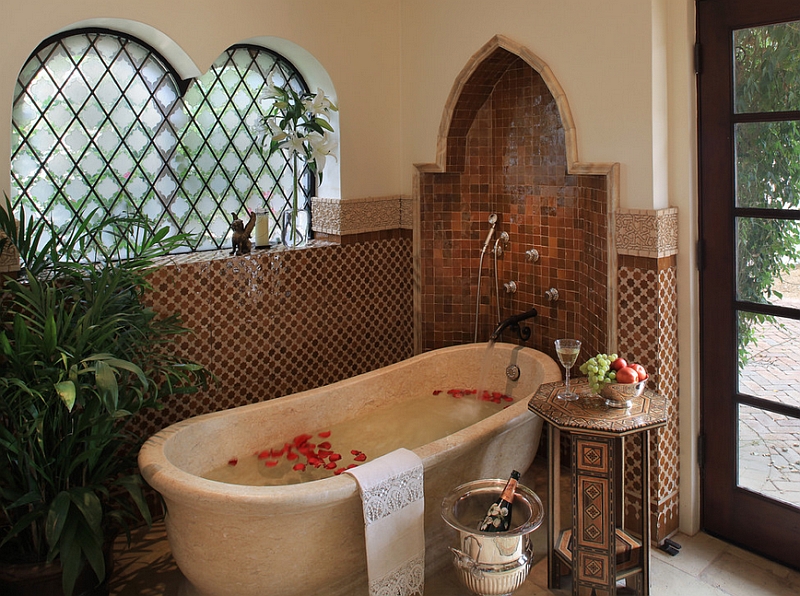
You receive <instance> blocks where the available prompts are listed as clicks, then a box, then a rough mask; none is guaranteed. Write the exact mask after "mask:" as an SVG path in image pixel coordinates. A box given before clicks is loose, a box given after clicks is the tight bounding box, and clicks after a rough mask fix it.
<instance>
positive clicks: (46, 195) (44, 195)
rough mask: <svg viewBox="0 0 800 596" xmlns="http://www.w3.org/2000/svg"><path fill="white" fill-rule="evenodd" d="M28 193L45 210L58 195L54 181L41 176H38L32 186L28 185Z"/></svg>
mask: <svg viewBox="0 0 800 596" xmlns="http://www.w3.org/2000/svg"><path fill="white" fill-rule="evenodd" d="M28 195H29V196H30V197H31V199H33V201H34V203H35V204H36V205H37V206H39V208H40V210H42V211H43V210H44V209H46V208H47V206H48V205H49V204H50V201H52V200H53V197H55V196H56V188H55V186H53V183H52V182H50V180H48V179H47V178H45V177H43V176H40V177H37V179H36V182H34V183H33V184H32V185H31V186H30V187H28Z"/></svg>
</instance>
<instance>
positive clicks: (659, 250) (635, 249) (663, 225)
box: [615, 207, 678, 259]
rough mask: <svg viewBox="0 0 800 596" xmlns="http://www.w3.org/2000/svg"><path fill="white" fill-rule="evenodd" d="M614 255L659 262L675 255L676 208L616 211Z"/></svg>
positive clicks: (676, 243)
mask: <svg viewBox="0 0 800 596" xmlns="http://www.w3.org/2000/svg"><path fill="white" fill-rule="evenodd" d="M615 219H616V222H615V232H616V234H615V235H616V244H617V253H618V254H621V255H633V256H637V257H650V258H654V259H658V258H661V257H667V256H671V255H676V254H678V208H677V207H668V208H666V209H655V210H654V209H619V210H617V213H616V218H615Z"/></svg>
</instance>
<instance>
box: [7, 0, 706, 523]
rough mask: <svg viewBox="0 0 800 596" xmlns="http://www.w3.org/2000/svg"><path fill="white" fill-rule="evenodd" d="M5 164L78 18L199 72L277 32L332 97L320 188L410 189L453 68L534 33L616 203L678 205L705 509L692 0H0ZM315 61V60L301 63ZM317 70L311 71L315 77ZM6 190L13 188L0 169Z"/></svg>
mask: <svg viewBox="0 0 800 596" xmlns="http://www.w3.org/2000/svg"><path fill="white" fill-rule="evenodd" d="M3 9H4V18H3V19H2V23H1V24H0V31H1V32H2V36H1V37H0V39H2V45H3V53H2V56H3V58H2V60H0V89H3V90H4V91H3V92H2V93H0V114H4V115H5V116H2V117H0V165H1V166H2V167H3V169H4V170H5V171H8V160H9V144H10V142H9V138H10V137H9V128H10V124H9V120H10V114H11V101H12V95H13V90H14V82H15V80H16V77H17V75H18V73H19V69H20V68H21V66H22V64H23V63H24V62H25V60H26V59H27V57H28V55H29V53H30V52H31V51H32V50H33V49H34V48H35V47H36V45H37V44H38V43H39V42H40V41H41V40H43V39H44V38H46V37H47V36H49V35H51V34H52V33H54V32H56V31H58V30H59V29H62V28H66V27H70V26H71V25H73V24H74V23H77V22H80V21H84V20H89V19H100V18H104V19H127V20H130V21H135V22H139V23H144V24H145V25H147V26H150V27H152V28H155V30H157V31H158V32H160V33H161V34H163V35H164V36H165V38H166V39H171V40H172V41H173V42H175V44H176V46H177V47H174V48H171V49H170V48H169V47H168V46H167V47H165V48H164V51H165V53H166V54H167V55H168V57H169V58H171V59H174V60H178V59H180V57H181V52H183V53H185V56H184V66H183V68H184V70H185V71H186V72H188V73H191V71H192V70H193V69H194V71H195V73H197V72H203V71H205V70H206V69H207V68H208V66H209V65H210V64H211V63H212V62H213V60H214V59H215V58H216V57H217V56H218V55H219V54H220V53H221V52H222V51H223V50H224V49H226V48H227V47H228V46H230V45H231V44H234V43H237V42H241V41H244V40H248V39H254V38H262V37H275V38H281V39H283V40H286V43H287V44H288V48H289V49H288V50H287V53H288V52H290V51H292V49H294V50H296V55H292V56H288V57H290V58H291V59H294V60H295V61H296V62H297V63H298V66H300V68H301V70H303V71H304V74H309V75H310V76H309V78H311V79H312V81H313V82H327V83H328V85H327V86H326V91H328V92H330V93H334V94H335V95H336V98H337V100H338V103H339V106H340V108H341V111H340V122H339V130H340V131H341V139H340V151H339V154H340V160H339V163H338V167H339V168H340V173H341V177H340V186H338V185H337V184H336V177H335V176H334V177H329V176H328V175H327V173H326V180H333V182H331V181H328V185H329V188H327V189H325V192H323V193H321V194H323V195H326V196H337V195H339V194H341V196H342V197H343V198H360V197H370V196H378V197H379V196H389V195H398V194H404V195H410V194H411V191H412V174H413V172H414V167H413V164H415V163H431V162H434V161H435V159H436V143H437V134H438V131H439V125H440V121H441V119H442V114H443V110H444V106H445V101H446V100H447V98H448V96H449V94H450V92H451V90H452V87H453V83H454V81H455V80H456V79H457V77H458V75H459V73H460V72H461V70H462V69H463V68H464V67H465V65H466V64H467V62H468V60H469V59H470V57H471V56H472V55H473V54H474V53H475V52H477V51H478V50H479V49H480V48H481V47H482V46H483V45H484V44H485V43H487V42H488V41H489V40H490V39H491V38H492V37H493V36H494V35H496V34H502V35H505V36H507V37H509V38H511V39H513V40H514V41H515V42H517V43H519V44H521V45H523V46H525V47H527V48H528V49H529V50H530V51H531V52H533V53H534V54H535V55H537V56H538V57H539V58H540V59H541V60H543V61H544V62H545V63H546V64H547V65H548V66H549V67H550V69H551V70H552V72H553V74H554V75H555V77H556V79H557V80H558V82H559V83H560V85H561V86H562V87H563V89H564V92H565V93H566V97H567V101H568V102H569V106H570V108H571V111H572V116H573V118H574V122H575V126H576V130H577V151H578V159H579V160H580V161H582V162H619V163H620V165H621V167H620V171H621V180H620V203H621V206H622V207H625V208H632V209H654V208H655V209H660V208H664V207H667V206H676V207H678V208H679V216H680V237H679V244H680V255H679V267H678V270H679V279H678V286H679V319H680V334H679V341H680V345H681V357H680V363H681V411H682V456H681V464H682V465H681V468H682V495H681V507H682V511H681V524H682V529H684V530H685V531H693V530H694V529H696V527H697V524H698V513H697V503H698V495H699V491H698V488H697V474H696V470H695V466H694V437H695V435H696V430H697V424H698V418H699V416H698V415H697V412H698V407H697V400H696V398H695V394H696V391H695V388H696V385H697V384H696V381H695V371H696V353H697V340H696V337H697V333H696V332H695V329H696V327H697V325H696V316H697V315H696V308H695V304H696V296H697V290H696V286H697V283H696V279H695V274H694V271H695V267H694V254H693V247H694V239H695V232H696V225H695V220H696V191H695V180H696V165H695V164H696V153H695V132H694V130H695V128H694V127H695V100H694V75H693V73H692V64H691V55H692V52H691V47H692V43H693V39H694V3H693V1H692V0H603V1H598V0H560V1H554V0H496V1H494V2H487V1H486V0H312V1H310V2H287V1H286V0H172V1H171V2H164V1H163V0H137V1H135V2H131V1H125V2H123V1H121V0H70V1H68V2H64V1H63V0H14V1H12V0H4V6H3ZM306 69H308V71H309V72H306ZM312 84H313V83H312ZM0 178H2V183H0V189H3V190H6V191H8V188H9V181H8V177H7V176H2V177H0Z"/></svg>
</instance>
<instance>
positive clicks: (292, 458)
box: [286, 451, 300, 461]
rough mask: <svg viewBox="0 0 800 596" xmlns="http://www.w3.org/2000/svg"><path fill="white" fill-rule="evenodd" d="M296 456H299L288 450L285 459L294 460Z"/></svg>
mask: <svg viewBox="0 0 800 596" xmlns="http://www.w3.org/2000/svg"><path fill="white" fill-rule="evenodd" d="M298 457H300V456H299V455H297V454H296V453H295V452H294V451H290V452H289V453H287V454H286V459H288V460H289V461H294V460H296V459H297V458H298Z"/></svg>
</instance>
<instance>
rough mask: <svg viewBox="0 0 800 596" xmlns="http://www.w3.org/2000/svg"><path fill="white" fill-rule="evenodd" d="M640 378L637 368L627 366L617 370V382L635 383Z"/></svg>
mask: <svg viewBox="0 0 800 596" xmlns="http://www.w3.org/2000/svg"><path fill="white" fill-rule="evenodd" d="M638 380H639V373H637V372H636V369H634V368H631V367H630V366H626V367H624V368H621V369H619V370H618V371H617V383H635V382H636V381H638Z"/></svg>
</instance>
